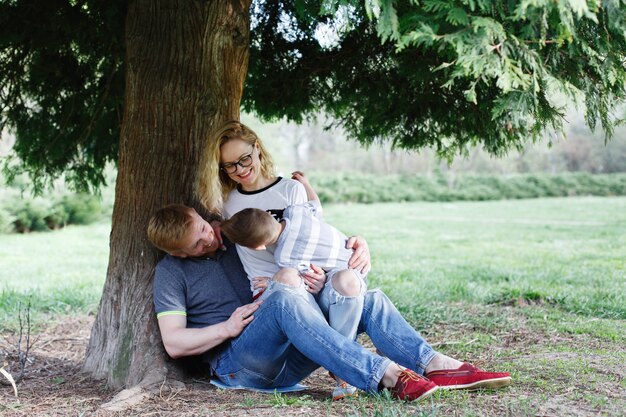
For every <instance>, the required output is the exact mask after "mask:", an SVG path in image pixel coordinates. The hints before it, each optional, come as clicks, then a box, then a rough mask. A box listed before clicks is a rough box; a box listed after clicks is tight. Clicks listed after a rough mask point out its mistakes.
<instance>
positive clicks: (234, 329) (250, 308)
mask: <svg viewBox="0 0 626 417" xmlns="http://www.w3.org/2000/svg"><path fill="white" fill-rule="evenodd" d="M261 304H263V301H257V302H254V303H251V304H246V305H243V306H241V307H238V308H237V309H236V310H235V311H234V312H233V314H231V315H230V317H229V318H228V320H226V321H225V322H224V325H225V327H226V334H227V335H228V337H229V338H233V337H237V336H239V335H240V334H241V332H243V329H245V328H246V326H247V325H248V324H250V322H251V321H252V320H254V312H255V311H257V310H258V309H259V306H260V305H261Z"/></svg>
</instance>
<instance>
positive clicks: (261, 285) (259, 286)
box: [252, 277, 270, 291]
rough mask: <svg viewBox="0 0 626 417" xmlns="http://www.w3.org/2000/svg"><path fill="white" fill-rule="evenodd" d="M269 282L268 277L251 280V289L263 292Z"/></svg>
mask: <svg viewBox="0 0 626 417" xmlns="http://www.w3.org/2000/svg"><path fill="white" fill-rule="evenodd" d="M269 280H270V279H269V278H268V277H254V278H252V289H253V290H263V291H265V289H266V288H267V285H268V284H269Z"/></svg>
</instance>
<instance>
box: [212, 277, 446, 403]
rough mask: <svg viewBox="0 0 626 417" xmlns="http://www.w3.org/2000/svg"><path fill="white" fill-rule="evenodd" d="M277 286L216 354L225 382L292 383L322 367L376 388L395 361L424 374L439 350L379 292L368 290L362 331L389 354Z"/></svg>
mask: <svg viewBox="0 0 626 417" xmlns="http://www.w3.org/2000/svg"><path fill="white" fill-rule="evenodd" d="M277 285H278V287H277V288H276V290H275V291H273V292H272V293H271V294H270V295H269V296H268V297H267V299H265V301H264V302H263V304H262V305H261V307H260V308H259V309H258V310H257V311H256V312H255V314H254V320H253V321H252V322H251V323H250V324H249V325H248V326H247V327H246V328H245V329H244V331H243V332H242V333H241V334H240V335H239V336H238V337H236V338H234V339H232V340H231V342H230V344H229V345H228V346H227V347H226V348H225V349H224V350H223V351H222V352H221V353H220V354H219V355H218V356H217V357H216V358H215V361H214V363H213V372H214V374H215V375H216V376H217V377H218V378H219V379H220V381H221V382H222V383H224V384H226V385H232V386H235V385H241V386H247V387H255V388H276V387H284V386H291V385H294V384H296V383H298V382H300V381H302V380H303V379H304V378H306V377H307V376H308V375H309V374H311V373H312V372H313V371H314V370H315V369H317V368H318V367H319V366H323V367H324V368H326V369H328V370H329V371H331V372H332V373H334V374H335V375H337V376H339V377H340V378H342V379H343V380H345V381H347V382H348V383H349V384H351V385H353V386H355V387H357V388H359V389H361V390H364V391H368V392H377V391H378V384H379V382H380V380H381V379H382V377H383V375H384V373H385V370H386V369H387V367H388V366H389V365H390V364H391V360H394V361H395V362H397V363H398V364H400V365H403V366H405V367H407V368H410V369H413V370H414V371H417V372H419V373H422V374H423V372H424V369H425V367H426V365H428V363H429V362H430V361H431V360H432V358H433V357H434V355H435V352H434V351H433V350H432V348H431V346H430V345H429V344H428V343H427V342H426V341H425V340H424V339H423V338H422V337H421V336H420V335H419V333H418V332H416V331H415V330H414V329H413V328H412V327H411V326H410V325H409V324H408V323H407V322H406V320H404V318H403V317H402V316H401V315H400V313H399V312H398V310H397V309H396V308H395V307H394V305H393V304H392V303H391V301H389V299H388V298H387V296H385V294H383V293H382V292H381V291H378V290H375V291H368V292H367V293H366V295H365V301H364V305H363V314H362V316H361V321H360V324H359V330H360V331H364V332H366V333H367V334H368V335H369V336H370V338H371V339H372V342H373V343H374V345H375V346H376V347H377V348H378V349H379V350H380V351H381V352H384V354H385V355H387V356H388V357H389V359H388V358H385V357H381V356H379V355H377V354H375V353H372V352H370V351H369V350H367V349H365V348H363V347H362V346H361V345H359V344H358V343H356V342H355V341H353V340H350V339H348V338H346V337H344V336H342V335H340V334H339V333H337V332H336V331H335V330H333V329H332V328H331V327H330V326H329V325H328V323H327V322H326V320H325V319H324V316H323V314H322V313H321V311H320V309H319V307H318V306H317V305H316V303H315V302H314V301H312V298H313V297H312V296H311V295H310V294H309V293H307V292H305V291H300V290H299V289H297V288H295V287H288V286H285V285H282V284H277Z"/></svg>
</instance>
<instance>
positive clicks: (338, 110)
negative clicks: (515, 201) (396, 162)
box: [244, 0, 626, 158]
mask: <svg viewBox="0 0 626 417" xmlns="http://www.w3.org/2000/svg"><path fill="white" fill-rule="evenodd" d="M307 3H313V2H307ZM324 5H325V7H324V8H323V12H324V13H326V15H325V16H322V17H318V18H317V19H315V18H310V19H309V20H307V21H306V22H303V21H300V20H296V21H292V22H291V23H290V25H289V27H288V28H287V29H285V27H284V26H285V25H282V26H281V25H280V24H279V23H280V19H281V16H283V15H284V14H287V15H290V14H292V13H293V10H292V6H291V3H290V2H259V3H258V4H257V9H258V10H259V11H262V13H263V16H259V18H258V20H257V21H256V27H255V28H254V41H253V43H252V51H251V70H250V77H249V79H248V84H247V86H248V88H247V90H246V97H245V101H244V106H245V108H246V109H247V110H255V111H256V112H257V114H259V115H261V116H262V117H265V118H268V119H272V118H278V117H281V116H283V115H286V116H287V117H288V118H289V119H291V120H296V121H299V120H301V119H302V117H303V114H304V115H307V114H308V115H312V114H314V112H315V111H317V110H318V109H323V110H325V111H326V112H327V113H329V114H331V115H332V116H334V117H335V119H336V120H337V121H336V124H338V125H341V126H342V127H344V128H345V129H346V130H347V131H348V132H349V133H350V134H351V135H352V136H354V138H356V139H357V140H359V141H361V142H362V143H364V144H371V143H374V142H376V141H379V140H387V139H389V140H391V141H392V143H393V144H394V145H395V146H397V147H400V148H407V149H408V148H411V149H416V148H422V147H434V148H435V149H437V151H438V152H439V153H440V155H443V156H446V157H449V158H450V157H452V156H453V155H455V154H459V153H460V154H464V153H465V152H466V151H467V148H468V147H469V146H472V145H475V144H479V143H480V144H482V145H483V146H484V148H485V149H487V150H488V151H489V152H491V153H492V154H494V155H502V153H503V152H504V151H505V150H507V149H510V148H513V147H516V148H518V149H519V148H521V147H522V146H523V145H524V144H525V143H527V142H528V141H531V140H532V141H534V140H538V139H540V138H541V137H542V135H543V133H544V132H545V131H546V130H552V129H556V130H560V129H561V128H562V122H563V113H564V103H565V102H566V101H565V99H569V100H574V101H576V102H580V101H581V98H582V99H584V104H585V105H586V111H587V113H586V115H587V116H586V118H587V123H588V124H589V125H590V126H591V127H595V125H596V121H597V120H600V121H601V123H602V125H603V127H604V129H605V131H606V132H607V133H608V134H611V133H612V131H613V127H614V126H615V123H616V120H615V119H612V117H613V116H611V114H612V113H611V109H612V108H615V106H616V105H617V104H618V103H620V102H623V101H624V99H625V97H626V69H625V68H624V66H623V60H624V55H625V54H626V19H625V18H624V16H626V2H624V1H616V0H613V1H605V2H599V1H594V2H553V1H539V2H537V1H523V2H508V1H496V2H486V1H473V0H472V1H470V0H467V1H461V0H456V1H441V0H427V1H423V2H417V1H408V2H407V1H382V0H366V1H365V5H363V4H362V3H361V2H360V1H356V0H352V1H346V0H327V1H325V2H324ZM345 9H349V10H350V13H351V15H352V16H356V17H355V18H353V20H352V26H347V25H345V24H344V23H343V19H344V18H343V16H344V15H345V13H342V11H343V10H345ZM366 16H367V17H366ZM322 25H326V26H330V27H334V28H336V30H337V40H336V42H335V44H334V45H332V46H331V47H328V46H322V45H320V44H319V42H317V40H316V38H315V36H314V33H315V30H316V29H317V28H318V27H320V26H322ZM294 34H296V35H297V36H293V35H294ZM379 40H382V43H381V42H379ZM289 50H297V53H295V54H287V53H286V52H287V51H289Z"/></svg>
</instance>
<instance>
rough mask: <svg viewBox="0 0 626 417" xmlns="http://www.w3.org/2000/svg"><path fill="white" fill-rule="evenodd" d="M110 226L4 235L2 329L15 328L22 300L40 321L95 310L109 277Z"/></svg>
mask: <svg viewBox="0 0 626 417" xmlns="http://www.w3.org/2000/svg"><path fill="white" fill-rule="evenodd" d="M110 228H111V226H110V224H109V223H96V224H92V225H89V226H68V227H66V228H65V229H62V230H58V231H52V232H42V233H31V234H25V235H20V234H3V235H0V329H6V328H8V329H14V328H15V327H16V326H17V323H16V321H17V319H16V313H17V312H18V310H19V306H20V304H21V305H22V307H25V306H26V305H27V303H28V302H30V304H31V314H32V318H33V322H34V323H35V324H37V323H38V322H41V321H42V320H45V319H46V316H45V315H50V314H73V313H75V312H94V311H95V309H96V307H97V304H98V302H99V300H100V295H101V293H102V287H103V284H104V279H105V276H106V267H107V262H108V256H109V254H108V253H109V242H108V239H109V232H110ZM42 314H43V315H44V316H42Z"/></svg>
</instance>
